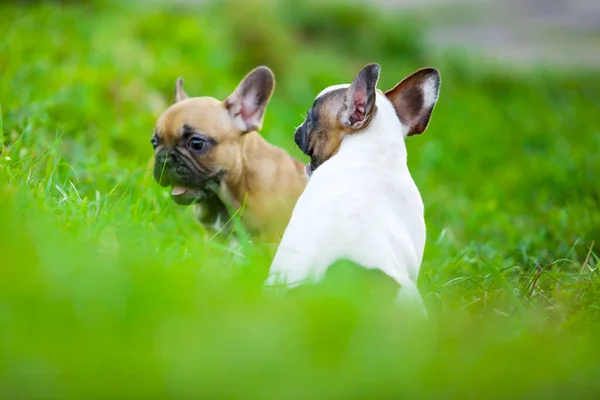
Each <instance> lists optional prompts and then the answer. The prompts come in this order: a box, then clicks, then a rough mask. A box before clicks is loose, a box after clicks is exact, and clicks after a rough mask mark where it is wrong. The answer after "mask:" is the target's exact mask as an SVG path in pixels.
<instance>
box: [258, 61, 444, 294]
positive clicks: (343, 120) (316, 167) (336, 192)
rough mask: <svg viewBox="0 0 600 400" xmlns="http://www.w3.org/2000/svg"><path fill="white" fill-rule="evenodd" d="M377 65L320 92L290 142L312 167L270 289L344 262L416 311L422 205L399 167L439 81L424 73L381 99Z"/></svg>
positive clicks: (425, 119)
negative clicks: (388, 282) (396, 288)
mask: <svg viewBox="0 0 600 400" xmlns="http://www.w3.org/2000/svg"><path fill="white" fill-rule="evenodd" d="M378 78H379V65H377V64H369V65H367V66H366V67H365V68H364V69H363V70H362V71H360V73H359V74H358V75H357V77H356V78H355V79H354V82H353V83H352V84H351V85H347V84H346V85H337V86H332V87H329V88H327V89H325V90H323V92H321V93H320V94H319V95H318V96H317V98H316V100H315V102H314V103H313V106H312V108H311V109H310V110H309V112H308V115H307V117H306V120H305V121H304V123H303V124H302V125H301V126H300V127H299V128H298V129H297V131H296V133H295V135H294V138H295V141H296V143H297V144H298V146H299V147H300V149H301V150H302V151H303V152H304V153H305V154H307V155H309V156H310V157H311V162H310V164H309V165H307V167H306V172H307V175H309V176H310V180H309V182H308V186H307V187H306V189H305V191H304V193H302V195H301V196H300V198H299V200H298V202H297V203H296V207H295V208H294V211H293V214H292V218H291V220H290V222H289V225H288V226H287V229H286V230H285V233H284V235H283V238H282V240H281V243H280V245H279V248H278V250H277V254H276V255H275V259H274V260H273V263H272V265H271V270H270V276H269V278H268V280H267V284H268V285H273V284H285V285H286V286H287V287H290V288H291V287H294V286H297V285H299V284H301V283H314V282H318V281H319V280H321V279H322V278H323V277H324V275H325V272H326V271H327V268H328V267H329V266H330V265H331V264H332V263H334V262H335V261H337V260H342V259H346V260H349V261H352V262H354V263H357V264H359V265H361V266H363V267H365V268H368V269H379V270H381V271H383V272H384V273H385V274H387V275H388V276H390V277H391V278H393V279H394V280H395V281H396V282H398V283H399V285H400V287H401V288H402V289H401V290H400V292H399V293H400V294H402V295H408V296H409V297H410V298H413V299H416V300H418V301H420V295H419V292H418V290H417V286H416V282H417V276H418V273H419V268H420V266H421V260H422V258H423V250H424V247H425V220H424V216H423V201H422V200H421V195H420V194H419V190H418V189H417V186H416V185H415V182H414V181H413V179H412V177H411V175H410V173H409V171H408V167H407V165H406V161H407V156H406V146H405V143H404V139H405V138H406V136H410V135H415V134H420V133H422V132H423V131H424V130H425V128H426V127H427V125H428V123H429V118H430V116H431V113H432V111H433V108H434V106H435V103H436V101H437V98H438V91H439V86H440V75H439V73H438V71H437V70H435V69H431V68H428V69H421V70H419V71H417V72H415V73H414V74H412V75H410V76H409V77H407V78H405V79H404V80H403V81H402V82H400V83H399V84H398V85H396V86H395V87H394V88H392V89H390V90H389V91H387V92H385V93H383V92H381V91H379V90H377V89H376V85H377V80H378Z"/></svg>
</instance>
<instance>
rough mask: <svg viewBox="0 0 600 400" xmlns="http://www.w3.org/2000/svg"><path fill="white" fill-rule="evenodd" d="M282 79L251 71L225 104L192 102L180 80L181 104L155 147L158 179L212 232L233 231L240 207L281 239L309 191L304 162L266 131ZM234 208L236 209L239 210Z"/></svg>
mask: <svg viewBox="0 0 600 400" xmlns="http://www.w3.org/2000/svg"><path fill="white" fill-rule="evenodd" d="M274 84H275V79H274V76H273V73H272V72H271V70H270V69H268V68H267V67H258V68H256V69H254V70H253V71H251V72H250V73H249V74H248V75H247V76H246V77H245V78H244V79H243V80H242V81H241V83H240V84H239V86H238V87H237V89H235V91H234V92H233V93H232V94H231V95H230V96H229V97H227V98H226V99H225V100H224V101H219V100H217V99H215V98H212V97H196V98H189V97H188V96H187V94H186V93H185V91H184V90H183V82H182V79H181V78H179V79H178V80H177V85H176V91H175V104H174V105H172V106H171V107H170V108H169V109H167V110H166V111H165V112H164V113H163V114H162V115H161V116H160V118H159V119H158V122H157V124H156V129H155V132H154V136H153V137H152V145H153V146H154V154H155V159H154V160H155V163H154V179H155V180H156V181H157V182H158V183H159V184H160V185H161V186H164V187H167V186H170V187H171V197H172V198H173V200H174V201H175V202H176V203H177V204H182V205H189V204H195V205H194V207H195V208H196V210H195V211H196V215H197V218H198V220H199V222H200V223H201V224H202V225H203V226H204V227H205V228H207V230H208V231H209V232H210V233H220V234H224V235H228V234H229V233H230V232H231V228H232V223H231V221H230V220H231V215H230V214H231V213H230V212H228V207H227V204H224V202H226V203H229V205H230V206H231V207H232V208H233V209H240V208H243V209H242V211H241V220H242V222H243V223H244V225H245V227H246V229H247V230H248V232H249V233H251V234H253V236H255V237H260V238H261V239H262V240H266V241H269V242H278V241H279V239H280V237H281V235H282V234H283V231H284V229H285V226H286V225H287V223H288V221H289V219H290V215H291V212H292V209H293V208H294V205H295V204H296V200H297V199H298V197H299V196H300V194H301V193H302V191H303V190H304V187H305V186H306V177H305V175H304V172H303V168H304V167H303V164H302V163H301V162H300V161H299V160H297V159H295V158H292V157H291V156H289V155H288V154H287V153H286V152H285V151H284V150H282V149H280V148H278V147H275V146H273V145H271V144H269V143H268V142H267V141H265V140H264V139H263V138H262V136H260V135H259V134H258V133H257V132H256V131H257V130H259V129H260V128H261V126H262V122H263V116H264V112H265V109H266V107H267V103H268V102H269V99H270V98H271V94H272V93H273V88H274ZM232 208H229V210H231V209H232Z"/></svg>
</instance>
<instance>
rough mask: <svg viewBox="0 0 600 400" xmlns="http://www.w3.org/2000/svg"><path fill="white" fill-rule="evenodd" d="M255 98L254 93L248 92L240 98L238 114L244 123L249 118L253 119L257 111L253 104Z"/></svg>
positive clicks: (257, 108)
mask: <svg viewBox="0 0 600 400" xmlns="http://www.w3.org/2000/svg"><path fill="white" fill-rule="evenodd" d="M255 97H256V95H255V93H253V92H250V93H248V94H246V96H244V97H243V98H242V107H241V110H240V114H241V116H242V119H243V120H244V121H247V122H248V121H249V120H250V119H251V118H253V117H255V116H256V114H257V113H258V111H259V107H257V106H256V103H255Z"/></svg>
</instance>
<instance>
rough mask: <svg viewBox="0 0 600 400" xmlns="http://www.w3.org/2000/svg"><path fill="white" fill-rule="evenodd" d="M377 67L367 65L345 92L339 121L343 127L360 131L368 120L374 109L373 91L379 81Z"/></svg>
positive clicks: (376, 65) (375, 65)
mask: <svg viewBox="0 0 600 400" xmlns="http://www.w3.org/2000/svg"><path fill="white" fill-rule="evenodd" d="M379 70H380V68H379V65H378V64H369V65H367V66H366V67H364V68H363V69H362V70H361V71H360V72H359V73H358V75H357V76H356V78H354V81H353V82H352V85H350V87H349V88H348V89H347V90H346V94H345V96H344V105H343V106H342V112H341V114H340V121H341V122H342V124H343V125H344V126H347V127H348V128H352V129H360V128H362V127H363V126H364V125H365V123H366V122H367V121H368V120H369V116H370V115H371V113H372V112H373V109H374V108H375V97H376V95H375V89H376V87H377V80H378V79H379Z"/></svg>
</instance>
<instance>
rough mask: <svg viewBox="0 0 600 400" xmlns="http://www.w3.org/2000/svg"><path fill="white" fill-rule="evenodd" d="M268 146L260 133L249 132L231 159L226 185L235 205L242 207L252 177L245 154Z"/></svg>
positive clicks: (225, 180)
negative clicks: (256, 148) (258, 147)
mask: <svg viewBox="0 0 600 400" xmlns="http://www.w3.org/2000/svg"><path fill="white" fill-rule="evenodd" d="M264 145H268V143H267V142H266V141H265V140H264V139H263V137H262V136H260V134H259V133H258V132H249V133H247V134H245V135H244V136H243V137H242V139H241V140H240V145H239V146H238V149H237V152H236V153H235V155H232V157H231V166H230V168H229V170H228V171H227V175H226V176H225V179H224V183H225V186H226V188H225V189H226V193H228V194H229V196H231V197H233V199H232V201H233V203H234V205H236V206H238V207H239V206H240V205H241V204H242V203H243V202H244V196H245V195H246V193H247V192H248V191H249V189H250V188H249V187H248V182H249V180H250V177H249V176H248V174H249V171H248V168H247V162H248V160H245V154H248V150H249V149H252V148H255V147H257V146H264Z"/></svg>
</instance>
